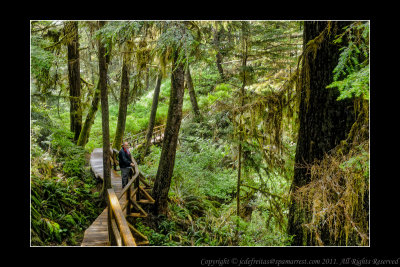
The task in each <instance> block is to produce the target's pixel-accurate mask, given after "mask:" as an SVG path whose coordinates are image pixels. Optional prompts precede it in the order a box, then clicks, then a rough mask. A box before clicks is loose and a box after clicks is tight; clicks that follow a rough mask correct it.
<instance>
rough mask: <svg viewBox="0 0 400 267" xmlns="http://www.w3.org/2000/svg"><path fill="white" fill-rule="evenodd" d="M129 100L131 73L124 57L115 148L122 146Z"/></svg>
mask: <svg viewBox="0 0 400 267" xmlns="http://www.w3.org/2000/svg"><path fill="white" fill-rule="evenodd" d="M128 100H129V73H128V66H127V63H126V60H125V59H124V60H123V63H122V78H121V96H120V102H119V110H118V121H117V129H116V132H115V138H114V142H113V148H115V149H120V148H121V144H122V137H123V136H124V131H125V124H126V113H127V109H128Z"/></svg>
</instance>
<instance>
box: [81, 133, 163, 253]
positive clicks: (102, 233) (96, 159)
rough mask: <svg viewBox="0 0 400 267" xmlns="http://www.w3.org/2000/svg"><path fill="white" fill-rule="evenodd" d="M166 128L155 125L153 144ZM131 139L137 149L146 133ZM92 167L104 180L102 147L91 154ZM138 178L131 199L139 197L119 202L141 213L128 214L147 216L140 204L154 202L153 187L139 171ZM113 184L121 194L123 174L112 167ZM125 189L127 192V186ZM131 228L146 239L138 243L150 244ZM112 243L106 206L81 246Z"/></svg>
mask: <svg viewBox="0 0 400 267" xmlns="http://www.w3.org/2000/svg"><path fill="white" fill-rule="evenodd" d="M164 130H165V125H160V126H157V127H154V130H153V136H152V139H151V141H150V142H151V144H152V145H154V144H156V143H160V142H162V141H163V139H164ZM129 139H130V140H129V141H128V142H129V143H130V144H131V146H132V147H135V148H136V149H137V148H138V147H139V145H140V144H143V142H144V140H145V134H144V132H143V133H139V134H137V135H135V136H132V137H131V138H129ZM134 163H135V164H136V167H135V168H136V170H137V172H139V171H138V168H137V163H136V161H134ZM90 167H91V169H92V171H93V173H94V175H95V177H96V178H98V179H100V180H104V172H103V149H102V148H95V149H94V150H93V152H92V154H91V155H90ZM137 179H138V181H137V186H138V188H137V191H135V190H134V193H133V195H131V199H132V198H136V197H138V199H137V200H136V201H133V202H131V203H127V198H126V197H122V198H120V199H119V204H120V206H121V207H126V206H129V207H130V206H131V205H133V206H134V207H135V208H136V209H137V210H138V211H139V213H129V212H128V214H127V215H126V216H132V217H146V216H147V214H146V212H145V211H144V210H143V209H142V208H141V207H140V204H153V203H154V199H152V197H151V196H150V194H149V193H148V192H147V190H149V189H150V188H151V187H150V185H149V184H148V183H147V182H145V181H144V177H142V176H141V175H139V173H138V174H137ZM140 182H141V183H143V184H144V186H139V183H140ZM111 186H112V188H113V189H114V192H115V195H117V196H119V195H120V194H121V193H123V190H122V179H121V175H120V174H119V173H118V172H117V171H116V170H114V168H111ZM130 186H131V185H129V186H128V185H127V187H130ZM124 191H125V192H126V188H125V190H124ZM128 192H130V191H128ZM124 194H125V193H124ZM140 196H142V197H140ZM143 197H144V198H143ZM129 210H130V208H129ZM131 230H133V232H135V233H136V234H137V235H139V236H141V237H142V238H144V239H145V240H146V241H144V242H137V245H141V244H148V240H147V238H146V237H145V236H143V235H142V234H141V233H140V232H138V231H137V229H134V227H132V228H131ZM110 245H111V244H110V240H109V233H108V208H105V209H104V210H103V212H102V213H101V214H100V215H99V216H98V217H97V218H96V220H95V221H94V222H93V223H92V224H91V225H90V226H89V227H88V228H87V229H86V230H85V233H84V236H83V240H82V243H81V246H83V247H86V246H110Z"/></svg>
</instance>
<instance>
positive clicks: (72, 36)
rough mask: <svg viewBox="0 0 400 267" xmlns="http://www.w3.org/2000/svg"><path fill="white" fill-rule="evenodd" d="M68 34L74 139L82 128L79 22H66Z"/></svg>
mask: <svg viewBox="0 0 400 267" xmlns="http://www.w3.org/2000/svg"><path fill="white" fill-rule="evenodd" d="M65 34H67V35H68V43H67V50H68V52H67V53H68V81H69V97H70V130H71V132H73V133H74V141H75V142H76V141H77V140H78V138H79V134H80V133H81V128H82V105H81V76H80V64H79V37H78V22H77V21H68V22H66V24H65Z"/></svg>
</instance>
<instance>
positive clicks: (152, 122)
mask: <svg viewBox="0 0 400 267" xmlns="http://www.w3.org/2000/svg"><path fill="white" fill-rule="evenodd" d="M161 81H162V73H161V71H160V72H159V74H158V76H157V84H156V88H155V89H154V95H153V103H152V105H151V113H150V119H149V126H148V128H147V133H146V144H145V146H144V151H143V155H142V158H144V157H145V156H146V155H147V153H148V151H149V147H150V142H151V136H152V134H153V129H154V125H155V122H156V114H157V107H158V97H159V95H160V88H161Z"/></svg>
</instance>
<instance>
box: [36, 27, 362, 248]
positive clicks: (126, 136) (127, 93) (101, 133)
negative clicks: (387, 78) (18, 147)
mask: <svg viewBox="0 0 400 267" xmlns="http://www.w3.org/2000/svg"><path fill="white" fill-rule="evenodd" d="M30 24H31V40H30V56H31V58H30V59H31V62H30V66H31V77H30V78H31V90H30V94H31V129H30V131H31V178H30V183H31V245H34V246H48V245H56V246H59V245H69V246H78V245H80V243H81V242H82V239H83V233H84V231H85V230H86V229H87V228H88V227H89V226H90V225H91V223H92V222H93V221H94V220H95V219H96V218H97V217H98V216H99V214H100V213H101V212H102V211H103V209H104V207H105V206H106V205H107V201H106V198H107V191H106V189H107V188H111V176H110V173H111V171H112V170H111V169H112V166H111V165H110V162H109V160H108V159H109V158H110V156H111V154H109V153H110V152H109V151H110V150H109V149H105V148H110V147H112V148H114V149H116V150H117V151H118V150H120V149H121V144H122V143H123V142H125V141H128V142H130V141H131V140H132V138H133V137H134V136H139V135H140V134H142V133H144V134H143V136H144V137H143V138H144V139H143V140H145V141H144V142H143V144H142V145H140V146H135V145H132V148H131V154H132V156H133V157H134V159H135V160H136V161H137V163H138V168H139V169H140V171H141V172H142V173H143V174H144V176H145V177H146V179H147V181H149V182H150V183H151V184H152V186H153V189H152V191H151V195H152V197H153V198H154V199H155V203H154V205H153V206H152V207H149V208H148V209H147V212H148V213H149V214H151V215H152V216H150V217H148V218H135V219H134V220H133V221H131V223H132V224H134V225H135V227H136V228H137V229H138V230H139V231H140V232H141V233H143V234H144V235H146V236H147V237H148V239H149V242H150V245H158V246H182V245H183V246H290V245H295V246H302V245H308V246H324V245H331V246H368V245H369V22H368V21H238V20H233V21H221V20H219V21H31V22H30ZM161 125H165V126H164V127H165V131H164V132H163V141H162V143H161V144H155V145H151V137H152V133H153V131H154V129H157V126H161ZM163 129H164V128H163ZM96 148H103V151H105V152H104V153H103V168H104V179H103V181H101V180H99V179H96V178H95V177H94V176H93V174H92V172H91V166H90V157H91V153H92V152H93V150H94V149H96ZM118 173H120V172H119V171H118Z"/></svg>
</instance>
